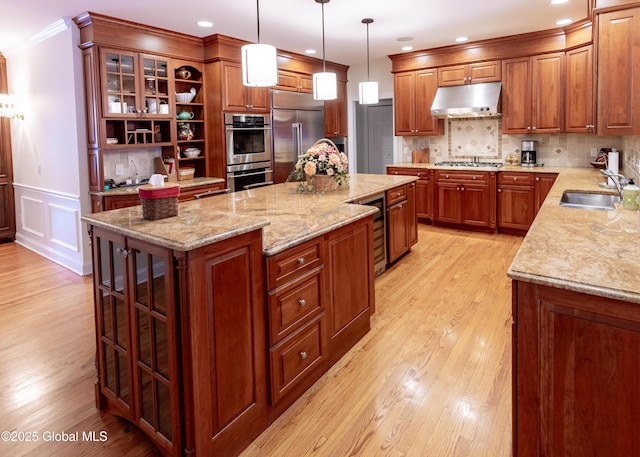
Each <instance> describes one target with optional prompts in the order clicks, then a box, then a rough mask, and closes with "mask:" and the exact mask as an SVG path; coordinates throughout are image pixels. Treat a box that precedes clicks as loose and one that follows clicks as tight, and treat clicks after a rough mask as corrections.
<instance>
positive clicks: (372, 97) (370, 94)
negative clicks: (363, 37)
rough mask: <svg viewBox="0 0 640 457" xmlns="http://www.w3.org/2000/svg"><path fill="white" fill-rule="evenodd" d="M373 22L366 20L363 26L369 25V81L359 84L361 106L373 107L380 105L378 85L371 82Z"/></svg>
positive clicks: (363, 21)
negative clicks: (370, 35) (370, 64)
mask: <svg viewBox="0 0 640 457" xmlns="http://www.w3.org/2000/svg"><path fill="white" fill-rule="evenodd" d="M372 22H373V19H371V18H364V19H363V20H362V23H363V24H367V81H366V82H362V83H360V84H359V89H360V91H359V92H360V96H359V101H360V104H361V105H371V104H374V103H378V83H377V82H376V81H371V80H370V77H369V24H371V23H372Z"/></svg>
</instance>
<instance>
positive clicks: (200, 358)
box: [90, 227, 268, 456]
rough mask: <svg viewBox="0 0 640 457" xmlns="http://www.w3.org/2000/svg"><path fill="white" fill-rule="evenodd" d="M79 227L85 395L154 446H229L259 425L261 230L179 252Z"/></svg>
mask: <svg viewBox="0 0 640 457" xmlns="http://www.w3.org/2000/svg"><path fill="white" fill-rule="evenodd" d="M90 232H91V238H92V248H93V269H94V271H93V273H94V300H95V315H96V342H97V363H96V365H97V369H98V380H97V384H96V403H97V406H98V407H99V408H100V409H105V410H108V411H111V412H112V413H114V414H117V415H120V416H123V417H125V418H126V419H128V420H129V421H131V422H132V423H134V424H135V425H136V426H137V427H138V428H139V429H140V430H142V431H143V432H144V433H145V434H146V435H147V436H148V437H149V438H150V439H151V440H152V441H153V442H154V444H156V446H158V448H159V449H160V450H161V451H162V453H163V454H165V455H172V456H182V455H183V454H184V449H192V450H194V451H195V452H197V453H198V454H204V455H213V454H216V455H218V454H219V455H237V454H239V453H240V451H241V450H242V449H243V448H244V447H246V446H247V445H248V444H249V443H250V442H251V441H252V440H253V439H254V438H255V437H256V436H257V435H258V434H259V433H260V432H261V431H262V430H264V428H266V426H267V407H268V405H267V382H266V372H267V370H266V357H265V354H266V334H265V329H266V316H265V306H264V293H265V289H264V271H263V263H262V234H261V231H260V230H256V231H253V232H250V233H247V234H244V235H240V236H237V237H235V238H231V239H228V240H225V241H222V242H219V243H215V244H212V245H208V246H205V247H202V248H199V249H196V250H194V251H189V252H188V253H181V252H175V251H172V250H170V249H167V248H164V247H160V246H155V245H151V244H149V243H146V242H143V241H140V240H137V239H134V238H129V237H124V236H121V235H118V234H116V233H114V232H111V231H107V230H103V229H100V228H97V227H93V228H92V229H91V230H90ZM229 278H232V279H229Z"/></svg>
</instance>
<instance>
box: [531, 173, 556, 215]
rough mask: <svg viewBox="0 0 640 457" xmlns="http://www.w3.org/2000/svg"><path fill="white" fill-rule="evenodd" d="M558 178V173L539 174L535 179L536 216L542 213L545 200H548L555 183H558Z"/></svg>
mask: <svg viewBox="0 0 640 457" xmlns="http://www.w3.org/2000/svg"><path fill="white" fill-rule="evenodd" d="M557 177H558V174H557V173H538V174H536V177H535V178H534V188H535V210H536V214H538V211H540V207H541V206H542V204H543V203H544V200H545V199H546V198H547V195H548V194H549V191H550V190H551V187H552V186H553V183H554V182H556V178H557Z"/></svg>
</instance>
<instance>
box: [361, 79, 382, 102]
mask: <svg viewBox="0 0 640 457" xmlns="http://www.w3.org/2000/svg"><path fill="white" fill-rule="evenodd" d="M359 87H360V96H359V98H358V100H359V101H360V104H361V105H372V104H375V103H378V83H377V82H376V81H366V82H363V83H360V85H359Z"/></svg>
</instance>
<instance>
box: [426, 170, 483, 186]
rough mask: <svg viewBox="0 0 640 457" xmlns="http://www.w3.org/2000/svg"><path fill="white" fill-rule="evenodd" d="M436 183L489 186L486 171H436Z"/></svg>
mask: <svg viewBox="0 0 640 457" xmlns="http://www.w3.org/2000/svg"><path fill="white" fill-rule="evenodd" d="M436 181H441V182H456V183H467V182H469V183H485V184H489V173H488V172H486V171H484V172H483V171H449V170H436Z"/></svg>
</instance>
